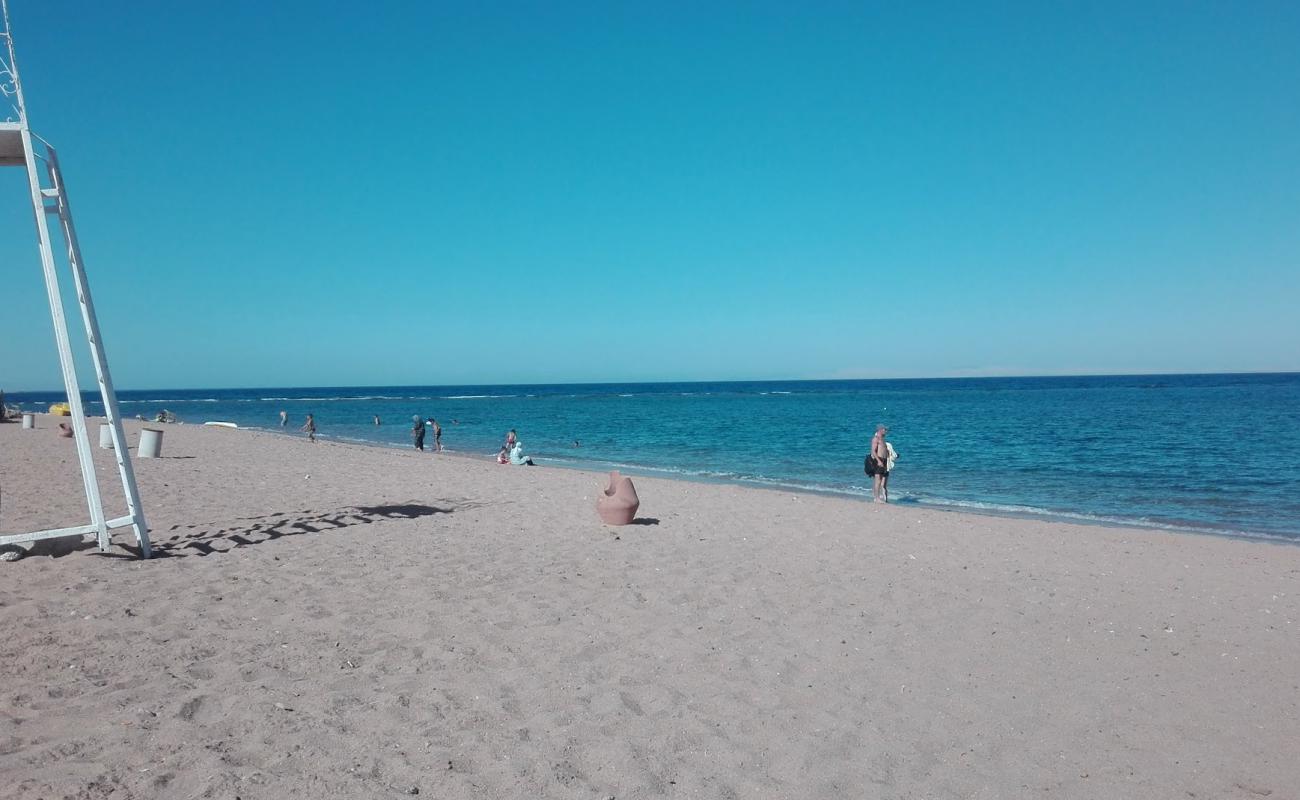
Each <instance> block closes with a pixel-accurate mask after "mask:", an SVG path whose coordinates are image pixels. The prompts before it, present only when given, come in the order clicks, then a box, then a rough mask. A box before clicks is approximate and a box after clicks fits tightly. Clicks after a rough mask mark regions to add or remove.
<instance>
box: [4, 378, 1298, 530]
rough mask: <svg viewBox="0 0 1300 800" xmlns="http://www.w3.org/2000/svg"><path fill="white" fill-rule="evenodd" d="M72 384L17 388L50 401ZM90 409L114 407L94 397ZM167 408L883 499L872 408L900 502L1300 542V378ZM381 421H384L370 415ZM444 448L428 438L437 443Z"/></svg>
mask: <svg viewBox="0 0 1300 800" xmlns="http://www.w3.org/2000/svg"><path fill="white" fill-rule="evenodd" d="M62 399H63V397H62V395H61V393H56V392H28V393H20V394H10V395H9V396H8V402H10V403H18V404H21V405H22V406H23V407H24V408H27V409H30V410H44V407H45V406H46V405H48V404H49V403H52V402H56V401H59V400H62ZM86 399H87V401H88V403H87V409H88V412H89V413H91V414H102V413H103V412H102V405H101V404H100V403H98V402H96V401H94V400H93V399H92V398H91V397H90V396H89V395H87V397H86ZM119 401H120V403H121V408H122V413H123V414H124V415H125V416H128V417H134V416H136V415H139V416H143V417H146V418H152V417H153V416H154V415H155V414H157V413H158V412H159V411H161V410H163V409H167V410H168V411H171V412H172V413H174V414H176V415H177V417H178V418H179V419H180V420H181V421H183V422H185V423H190V424H194V423H202V422H206V421H217V420H220V421H229V422H234V423H236V424H238V425H239V426H240V427H252V428H262V429H267V430H279V429H280V426H279V413H280V411H281V410H283V411H286V412H287V413H288V415H289V420H290V423H289V426H288V428H287V430H288V431H290V432H292V431H296V429H297V428H298V427H299V426H301V424H302V421H303V419H304V417H305V415H306V414H308V413H312V414H314V415H315V417H316V422H317V426H318V428H319V431H320V435H321V437H322V438H335V439H340V440H350V441H358V442H365V443H371V444H380V445H388V446H402V447H405V446H410V441H411V439H410V427H411V417H412V415H420V416H423V417H426V418H427V417H435V418H437V419H438V420H439V422H440V423H441V425H442V427H443V445H444V447H446V448H448V449H449V450H451V451H454V452H458V453H464V454H483V455H485V456H486V455H491V454H494V453H495V452H496V449H497V447H498V446H499V445H500V442H501V441H502V439H503V438H504V435H505V432H506V431H507V430H509V429H511V428H514V429H516V430H517V431H518V432H519V438H520V440H521V441H523V442H524V444H525V448H526V450H527V451H528V453H529V454H531V455H532V456H534V457H535V458H537V459H538V460H547V461H550V462H552V463H557V464H560V465H564V466H572V467H578V468H585V469H607V468H614V467H621V468H623V469H627V470H630V471H634V472H644V473H648V474H656V475H664V476H678V477H682V478H688V479H699V480H719V481H725V482H735V483H741V484H753V485H760V486H769V487H774V488H789V489H795V490H805V491H815V492H824V493H831V494H839V495H851V496H859V497H863V496H867V497H869V495H870V480H869V479H868V478H867V477H866V476H865V475H864V474H863V472H862V461H863V457H864V455H865V453H866V450H867V448H868V442H869V439H870V436H871V433H872V431H873V429H874V427H875V425H876V423H877V422H883V423H885V424H887V425H889V426H890V427H891V433H890V437H889V438H890V441H891V442H892V443H893V444H894V446H895V447H896V448H897V449H898V451H899V453H900V455H901V457H900V459H899V462H898V464H897V468H896V470H895V472H894V475H893V476H892V478H891V496H892V499H893V500H894V501H895V502H901V503H915V504H921V505H927V506H938V507H948V508H955V509H961V510H966V511H972V512H985V513H998V514H1013V515H1017V516H1021V515H1027V516H1041V515H1046V516H1051V517H1059V518H1065V519H1072V520H1076V521H1082V522H1097V523H1109V524H1128V525H1141V526H1149V527H1159V528H1169V529H1189V530H1205V531H1212V532H1219V533H1229V534H1240V535H1248V536H1261V537H1268V538H1281V539H1288V540H1300V374H1295V373H1287V374H1251V375H1157V376H1098V377H1051V378H979V379H936V380H871V381H770V382H745V383H735V382H727V383H653V384H583V385H574V384H570V385H546V386H540V385H532V386H529V385H519V386H506V385H503V386H411V387H391V386H390V387H362V388H357V387H350V388H337V387H334V388H331V387H315V388H299V389H286V388H273V389H235V390H231V389H222V390H147V391H124V392H121V393H120V395H119ZM374 415H379V417H380V418H381V420H382V422H383V424H382V425H379V426H376V425H374V424H373V417H374ZM431 445H432V436H430V437H429V439H428V442H427V445H426V446H431Z"/></svg>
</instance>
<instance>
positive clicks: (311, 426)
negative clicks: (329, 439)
mask: <svg viewBox="0 0 1300 800" xmlns="http://www.w3.org/2000/svg"><path fill="white" fill-rule="evenodd" d="M302 430H303V432H305V433H306V434H307V439H308V440H309V441H312V442H314V441H316V418H315V417H314V416H312V415H311V414H308V415H307V421H306V422H305V423H303V426H302Z"/></svg>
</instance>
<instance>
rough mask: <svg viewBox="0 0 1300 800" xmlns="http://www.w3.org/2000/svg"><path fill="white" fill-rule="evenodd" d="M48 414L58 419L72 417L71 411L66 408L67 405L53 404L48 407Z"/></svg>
mask: <svg viewBox="0 0 1300 800" xmlns="http://www.w3.org/2000/svg"><path fill="white" fill-rule="evenodd" d="M50 413H51V414H55V415H57V416H60V417H70V416H72V409H70V408H68V404H67V403H55V404H54V405H52V406H50Z"/></svg>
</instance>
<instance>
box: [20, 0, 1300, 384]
mask: <svg viewBox="0 0 1300 800" xmlns="http://www.w3.org/2000/svg"><path fill="white" fill-rule="evenodd" d="M702 6H708V7H702ZM796 6H807V7H804V8H798V7H796ZM342 9H343V7H342V6H339V7H337V8H335V7H332V6H329V5H326V4H318V3H307V2H288V1H285V2H276V3H254V2H221V3H172V2H166V3H164V2H132V3H122V4H108V3H79V2H69V1H65V0H41V2H36V0H12V2H11V14H12V17H13V23H14V28H15V36H16V40H17V44H18V48H19V59H20V67H21V69H22V72H23V76H24V79H25V80H24V83H25V86H26V90H27V94H28V107H29V115H30V118H31V121H32V124H33V127H34V129H35V130H37V131H38V132H39V133H41V134H42V135H43V136H45V137H46V138H47V139H49V140H50V141H52V142H54V143H55V144H56V145H57V146H58V147H59V151H60V157H61V161H62V164H63V168H64V172H65V177H66V178H67V181H68V184H69V187H70V191H71V197H72V202H73V209H74V211H75V214H76V220H77V224H78V228H79V233H80V235H81V243H82V248H83V250H84V252H85V257H86V261H87V266H88V268H89V271H90V279H91V284H92V287H93V289H94V293H95V299H96V302H97V304H98V306H99V312H100V317H101V321H102V323H103V327H104V333H105V339H106V341H107V343H108V346H109V356H110V359H111V364H112V368H113V371H114V375H115V378H116V380H117V383H118V385H119V387H121V388H160V387H226V386H268V385H278V386H283V385H351V384H357V385H361V384H429V383H433V384H454V383H517V382H571V381H625V380H693V379H702V380H711V379H732V378H734V379H764V378H827V377H873V376H882V377H887V376H944V375H980V374H1062V373H1112V372H1114V373H1120V372H1189V371H1238V370H1240V371H1257V370H1298V369H1300V313H1297V309H1300V92H1297V90H1296V87H1297V86H1300V47H1297V46H1296V43H1297V42H1298V41H1300V5H1297V4H1294V3H1269V2H1258V3H1250V4H1231V3H1184V2H1179V3H1138V4H1134V3H1086V4H1085V3H1075V4H1059V3H1025V4H1005V5H1004V4H991V5H983V4H968V3H952V4H899V3H890V4H868V3H844V4H836V3H818V4H792V3H745V4H736V5H721V4H699V3H689V4H688V3H680V4H679V3H655V4H649V3H645V4H620V3H612V4H611V3H590V4H584V3H511V4H494V3H486V2H485V3H456V4H451V3H415V2H411V3H399V2H376V3H371V4H356V5H355V6H354V9H355V10H354V13H352V14H351V15H347V14H345V13H344V12H343V10H342ZM23 180H24V176H23V173H22V172H21V171H20V170H17V169H6V170H3V171H0V265H3V267H2V269H0V279H2V280H3V283H0V309H2V312H3V316H2V317H0V319H3V323H0V386H2V387H3V388H7V389H10V390H11V391H12V390H19V389H36V388H52V387H56V386H58V385H59V377H58V375H59V373H58V369H57V364H56V361H55V354H54V345H53V337H52V334H51V328H50V323H49V319H48V310H47V308H46V306H45V299H44V289H43V286H42V284H41V282H40V269H39V262H38V260H37V253H36V248H35V244H34V234H33V232H32V224H31V214H30V211H29V209H28V207H27V202H28V201H27V197H26V193H25V186H24V183H23ZM87 374H88V373H87ZM87 385H88V386H89V385H90V384H89V383H88V384H87Z"/></svg>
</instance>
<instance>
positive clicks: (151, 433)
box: [135, 428, 163, 458]
mask: <svg viewBox="0 0 1300 800" xmlns="http://www.w3.org/2000/svg"><path fill="white" fill-rule="evenodd" d="M162 434H163V432H162V431H160V430H158V429H157V428H141V429H140V447H139V449H137V450H136V451H135V452H136V455H138V456H139V457H140V458H158V457H159V456H161V455H162Z"/></svg>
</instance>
